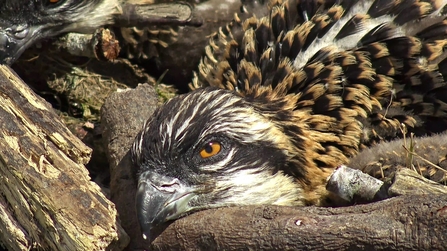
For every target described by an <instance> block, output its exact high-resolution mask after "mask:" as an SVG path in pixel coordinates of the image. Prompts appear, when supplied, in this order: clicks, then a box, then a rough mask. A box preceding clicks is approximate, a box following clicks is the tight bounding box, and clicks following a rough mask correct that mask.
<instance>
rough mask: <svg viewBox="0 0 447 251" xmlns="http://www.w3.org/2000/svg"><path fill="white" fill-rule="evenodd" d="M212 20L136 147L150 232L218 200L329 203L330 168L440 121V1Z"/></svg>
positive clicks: (379, 0)
mask: <svg viewBox="0 0 447 251" xmlns="http://www.w3.org/2000/svg"><path fill="white" fill-rule="evenodd" d="M269 5H270V8H271V9H270V15H269V16H267V17H263V18H259V19H257V18H251V19H248V20H246V21H245V22H244V23H241V22H240V21H239V20H238V19H237V17H236V19H235V20H234V22H233V23H231V24H229V25H228V26H226V27H224V28H222V29H220V30H219V32H218V33H216V34H215V35H214V36H213V37H211V39H210V43H209V45H208V46H207V47H206V55H205V56H204V58H203V60H202V62H201V64H200V65H199V71H198V76H197V78H195V79H194V81H193V83H192V85H191V86H192V88H193V89H198V90H194V91H192V92H190V93H188V94H186V95H182V96H179V97H176V98H174V99H172V100H170V101H168V102H167V103H166V104H165V105H164V106H162V107H161V108H159V109H158V111H156V112H155V114H154V115H153V117H152V118H150V119H149V120H148V121H147V123H146V124H145V126H144V128H143V130H142V131H141V133H140V134H139V135H138V136H137V138H136V140H135V143H134V145H133V147H132V149H131V152H132V156H133V161H134V163H135V165H137V166H138V168H139V170H140V172H139V176H138V184H139V185H138V191H137V211H138V217H139V220H140V224H141V227H142V230H143V233H144V236H146V237H147V235H148V234H149V231H150V229H151V228H152V227H153V226H154V225H156V224H159V223H161V222H164V221H167V220H173V219H176V218H178V217H180V216H182V215H185V214H187V213H190V212H193V211H196V210H200V209H206V208H212V207H223V206H234V205H254V204H274V205H288V206H303V205H323V204H326V203H327V202H329V201H328V199H330V194H328V193H327V191H326V190H325V185H326V178H327V176H328V174H330V172H331V171H332V170H333V168H335V167H336V166H338V165H340V164H342V163H346V162H347V161H348V158H349V157H352V156H355V155H356V154H357V153H358V152H359V150H360V149H361V148H362V147H364V146H368V145H371V144H374V143H375V142H379V141H383V140H385V139H392V138H396V137H399V136H401V131H400V130H399V128H400V126H401V123H404V124H405V125H406V127H407V128H409V129H410V130H411V131H413V132H415V133H417V134H421V135H422V134H428V133H433V132H439V131H443V130H445V129H446V128H447V126H446V125H447V123H446V122H447V120H446V118H447V105H446V102H447V87H446V84H445V81H444V76H445V74H446V73H447V70H446V69H447V66H446V62H447V61H446V60H445V58H446V53H444V52H443V48H444V47H445V45H446V44H447V39H446V31H447V22H446V21H444V18H445V16H444V7H445V5H446V1H429V2H425V1H418V0H405V1H397V0H396V1H393V0H386V1H385V0H376V1H374V0H359V1H357V0H347V1H343V0H341V1H336V3H335V4H333V5H331V6H328V5H327V3H325V4H320V2H317V1H302V2H300V1H292V0H291V1H281V0H273V1H271V2H270V4H269Z"/></svg>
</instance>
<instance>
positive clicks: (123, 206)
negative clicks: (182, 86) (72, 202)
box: [101, 84, 158, 251]
mask: <svg viewBox="0 0 447 251" xmlns="http://www.w3.org/2000/svg"><path fill="white" fill-rule="evenodd" d="M157 103H158V100H157V94H156V92H155V89H154V88H153V87H151V86H149V85H148V84H144V85H139V86H138V87H137V88H136V89H134V90H127V91H124V92H117V93H114V94H112V95H110V97H109V98H107V100H106V101H105V103H104V105H103V107H102V109H101V125H102V128H103V138H104V141H105V144H106V145H107V149H108V157H109V163H110V194H111V200H112V201H113V202H114V203H115V204H116V209H117V210H118V212H119V216H120V219H121V223H122V226H123V228H124V230H126V232H127V234H128V235H129V237H130V243H129V245H128V247H127V250H132V251H134V250H144V249H145V247H147V246H148V245H149V243H148V242H147V241H144V240H143V238H142V237H141V236H142V234H141V231H140V226H139V225H138V221H137V217H136V215H137V213H136V209H135V193H136V188H137V181H136V177H135V174H136V170H134V169H133V165H132V161H131V159H130V155H129V149H130V147H131V145H132V143H133V141H134V139H135V136H136V135H137V134H138V132H139V131H140V130H141V128H142V127H143V123H144V122H145V121H146V120H147V119H148V118H149V117H150V116H151V115H152V113H153V112H154V110H155V108H156V107H157Z"/></svg>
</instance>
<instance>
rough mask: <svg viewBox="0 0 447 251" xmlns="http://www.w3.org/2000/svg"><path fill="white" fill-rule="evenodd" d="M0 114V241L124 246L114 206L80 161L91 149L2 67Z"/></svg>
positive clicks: (10, 245) (18, 246)
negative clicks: (90, 177)
mask: <svg viewBox="0 0 447 251" xmlns="http://www.w3.org/2000/svg"><path fill="white" fill-rule="evenodd" d="M0 118H1V126H0V242H2V243H3V244H4V245H5V246H6V248H7V249H8V250H11V251H12V250H30V249H32V248H37V249H45V250H105V249H107V248H108V249H110V250H121V249H122V247H123V246H125V245H126V242H127V241H128V240H127V236H126V235H125V234H124V232H123V231H122V228H121V227H120V225H119V224H117V222H116V217H117V214H116V210H115V207H114V205H113V204H112V203H111V202H110V201H108V200H107V199H106V198H105V197H104V195H103V194H102V193H101V191H100V188H99V187H98V186H97V185H96V184H95V183H93V182H91V181H90V179H89V176H88V172H87V170H86V169H85V167H84V165H83V164H85V163H87V162H88V160H89V158H90V155H91V150H90V149H89V148H88V147H86V146H85V145H84V144H83V143H82V142H81V141H80V140H79V139H78V138H76V137H75V136H74V135H72V134H71V133H70V131H69V130H68V129H67V128H66V127H65V125H64V124H63V123H62V122H61V121H60V119H59V117H58V116H57V114H56V113H55V112H54V111H53V110H52V108H51V106H50V105H49V104H48V103H46V102H45V101H44V100H43V99H41V98H39V97H38V96H36V95H35V94H34V93H33V92H32V91H31V90H30V89H29V87H28V86H27V85H26V84H25V83H23V82H22V81H21V79H19V78H18V76H17V75H16V74H15V73H13V71H12V70H11V69H10V68H9V67H6V66H1V65H0ZM109 245H110V246H109Z"/></svg>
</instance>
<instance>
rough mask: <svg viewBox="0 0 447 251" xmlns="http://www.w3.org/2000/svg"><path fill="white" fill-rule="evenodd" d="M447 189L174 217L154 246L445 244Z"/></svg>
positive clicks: (421, 246)
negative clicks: (347, 203)
mask: <svg viewBox="0 0 447 251" xmlns="http://www.w3.org/2000/svg"><path fill="white" fill-rule="evenodd" d="M446 231H447V195H441V196H440V195H416V196H415V195H412V196H400V197H396V198H392V199H388V200H385V201H381V202H376V203H372V204H365V205H358V206H352V207H340V208H316V207H302V208H299V207H296V208H293V207H279V206H261V207H234V208H221V209H213V210H207V211H202V212H197V213H195V214H192V215H190V216H188V217H185V218H182V219H179V220H177V221H175V222H174V223H172V224H171V225H170V226H169V227H167V229H166V230H165V231H164V232H163V233H162V234H161V235H160V236H158V238H156V239H155V241H154V242H153V243H152V246H151V248H152V249H153V250H236V249H238V250H260V249H263V250H273V249H274V250H326V251H327V250H445V243H446V241H447V235H446V234H445V233H446Z"/></svg>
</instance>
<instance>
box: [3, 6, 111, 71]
mask: <svg viewBox="0 0 447 251" xmlns="http://www.w3.org/2000/svg"><path fill="white" fill-rule="evenodd" d="M0 2H1V3H0V64H12V63H13V62H14V61H15V60H16V59H17V58H18V57H19V56H20V55H21V54H22V53H23V51H24V50H25V49H26V48H28V47H30V46H31V45H32V44H34V43H35V42H37V41H39V40H41V39H44V38H49V37H54V36H56V35H59V34H61V33H64V32H80V33H89V32H93V31H94V30H95V29H96V28H98V27H101V26H103V25H105V24H107V23H109V22H111V20H112V19H113V15H114V14H117V13H119V8H118V3H117V0H111V1H105V0H31V1H30V0H1V1H0Z"/></svg>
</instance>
